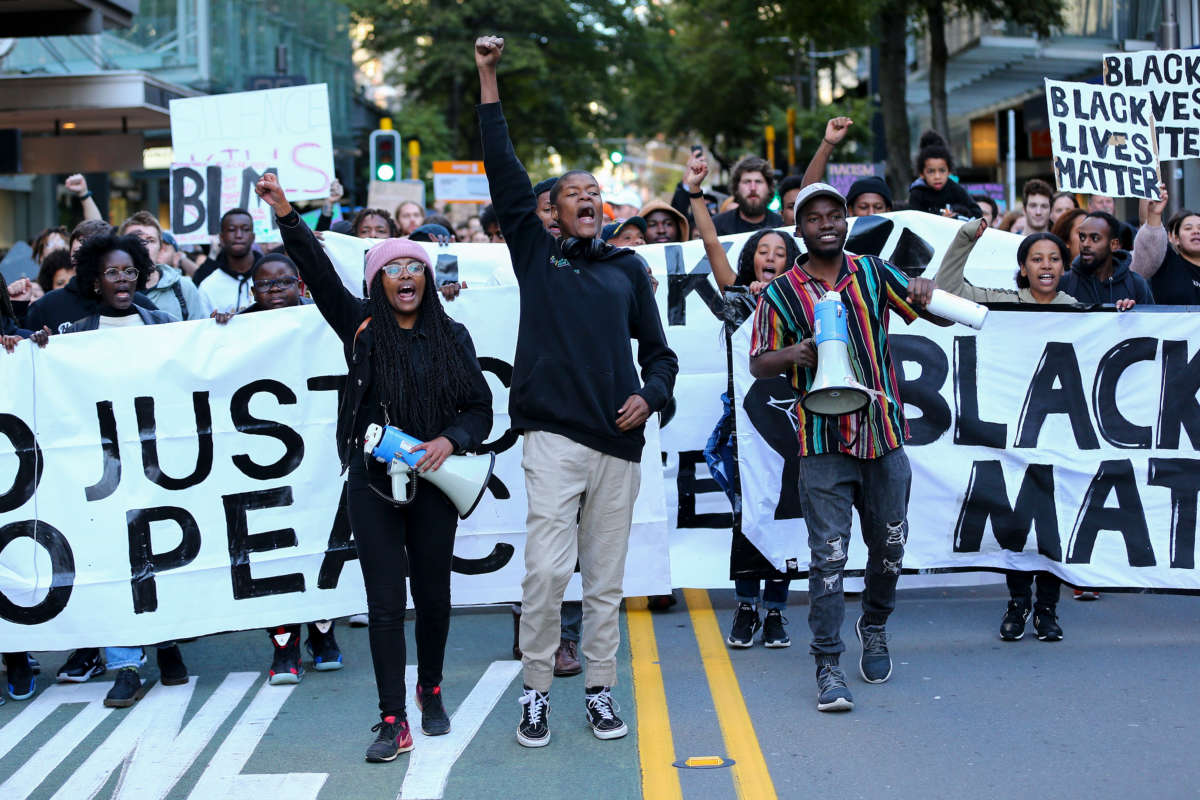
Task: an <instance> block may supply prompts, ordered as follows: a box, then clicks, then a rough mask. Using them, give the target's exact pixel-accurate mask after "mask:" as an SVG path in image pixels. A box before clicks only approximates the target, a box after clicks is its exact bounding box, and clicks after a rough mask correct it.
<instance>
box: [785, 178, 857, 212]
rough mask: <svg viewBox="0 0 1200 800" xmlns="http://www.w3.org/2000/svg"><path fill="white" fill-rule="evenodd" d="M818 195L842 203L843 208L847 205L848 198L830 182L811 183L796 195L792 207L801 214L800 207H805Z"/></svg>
mask: <svg viewBox="0 0 1200 800" xmlns="http://www.w3.org/2000/svg"><path fill="white" fill-rule="evenodd" d="M818 197H828V198H830V199H831V200H833V201H835V202H837V203H840V204H841V205H842V207H843V208H845V206H846V198H845V197H843V196H842V193H841V192H839V191H838V190H837V189H835V188H833V187H832V186H830V185H829V184H828V183H810V184H809V185H808V186H805V187H804V188H803V189H801V190H800V194H798V195H796V202H795V203H793V204H792V209H793V210H794V211H795V213H796V216H800V209H802V208H804V206H805V205H806V204H807V203H808V202H809V201H810V200H815V199H816V198H818Z"/></svg>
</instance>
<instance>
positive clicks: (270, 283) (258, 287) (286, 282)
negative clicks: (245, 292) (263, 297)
mask: <svg viewBox="0 0 1200 800" xmlns="http://www.w3.org/2000/svg"><path fill="white" fill-rule="evenodd" d="M299 282H300V279H299V278H296V277H286V278H272V279H270V280H264V281H255V282H254V291H256V292H269V291H271V290H272V289H274V288H276V287H279V288H280V289H290V288H291V287H293V286H295V285H296V284H297V283H299Z"/></svg>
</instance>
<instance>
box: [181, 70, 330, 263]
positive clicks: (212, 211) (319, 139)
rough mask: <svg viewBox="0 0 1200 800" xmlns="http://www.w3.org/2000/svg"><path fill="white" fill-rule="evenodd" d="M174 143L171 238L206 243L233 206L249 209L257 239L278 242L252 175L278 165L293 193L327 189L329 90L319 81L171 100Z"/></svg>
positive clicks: (314, 194) (304, 196)
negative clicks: (255, 188) (222, 216)
mask: <svg viewBox="0 0 1200 800" xmlns="http://www.w3.org/2000/svg"><path fill="white" fill-rule="evenodd" d="M171 147H172V151H173V154H174V155H173V157H174V163H172V164H171V232H172V233H173V234H174V236H175V239H176V241H178V242H179V243H181V244H205V243H207V242H208V241H209V237H210V236H215V235H216V234H217V233H219V231H220V228H219V225H220V220H221V215H222V214H224V213H225V212H226V211H228V210H230V209H231V208H244V209H246V210H248V211H249V212H250V216H251V217H252V218H253V219H254V232H255V236H256V237H257V238H258V239H259V240H260V241H279V232H278V231H277V230H275V229H274V217H273V216H272V215H271V210H270V208H268V207H267V206H265V205H263V204H262V203H261V202H260V201H259V199H258V197H257V196H255V194H254V182H255V181H256V180H258V177H259V176H260V175H262V174H263V173H264V172H275V173H276V174H278V175H279V182H280V184H281V185H282V186H283V188H284V191H286V192H287V194H288V197H290V198H291V199H293V200H314V199H320V198H323V197H326V196H328V194H329V184H330V182H331V181H332V179H333V143H332V139H331V134H330V126H329V93H328V90H327V89H326V86H325V84H323V83H317V84H310V85H305V86H289V87H286V88H283V89H266V90H263V91H258V92H234V93H232V94H215V95H205V96H203V97H186V98H181V99H178V100H172V101H171Z"/></svg>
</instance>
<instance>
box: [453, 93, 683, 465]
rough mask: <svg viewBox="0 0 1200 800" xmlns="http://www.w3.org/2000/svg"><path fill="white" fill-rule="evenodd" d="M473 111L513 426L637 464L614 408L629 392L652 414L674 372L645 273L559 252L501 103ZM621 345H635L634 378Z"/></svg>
mask: <svg viewBox="0 0 1200 800" xmlns="http://www.w3.org/2000/svg"><path fill="white" fill-rule="evenodd" d="M477 110H478V112H479V125H480V129H481V131H482V133H483V164H484V169H485V170H486V171H487V177H488V186H489V187H491V192H492V205H493V207H494V208H495V209H496V214H497V217H498V218H499V221H500V230H501V231H502V232H503V233H504V240H505V243H506V244H507V245H508V251H509V254H510V256H511V258H512V266H513V270H514V272H516V275H517V282H518V284H519V286H520V289H521V321H520V326H519V328H518V332H517V353H516V356H515V358H514V359H513V379H512V387H511V389H510V391H509V396H508V398H509V399H508V409H509V416H510V417H511V418H512V426H513V429H514V430H517V431H526V430H540V431H547V432H550V433H557V434H559V435H561V436H565V437H567V438H569V439H571V440H573V441H575V442H578V443H579V444H582V445H584V446H585V447H590V448H591V449H593V450H599V451H600V452H602V453H606V454H608V455H611V456H615V457H617V458H622V459H624V460H626V461H641V458H642V448H643V446H644V445H645V435H644V431H643V428H642V427H638V428H636V429H634V430H630V431H621V430H619V429H618V428H617V409H619V408H620V407H621V406H622V404H624V402H625V400H626V399H627V398H628V397H629V396H630V395H633V394H638V395H641V397H642V398H643V399H644V400H645V401H646V404H647V405H648V406H649V407H650V410H651V411H659V410H661V409H662V408H663V407H664V406H665V405H666V403H667V400H669V399H670V397H671V392H672V391H673V389H674V386H675V376H676V374H677V373H678V372H679V362H678V360H677V359H676V358H675V353H673V352H672V351H671V348H669V347H667V337H666V334H665V333H664V332H663V327H662V321H661V320H660V319H659V315H658V306H657V305H656V304H655V302H654V294H653V292H652V291H651V289H650V278H649V276H647V275H646V268H645V267H644V266H643V265H642V262H641V260H640V259H639V258H638V257H637V256H636V255H635V254H634V253H633V251H631V250H626V249H622V248H614V247H611V246H604V245H597V240H594V239H593V240H589V241H587V242H580V243H579V244H583V245H584V247H581V248H578V250H579V251H582V252H577V250H576V249H575V248H570V247H568V248H567V251H569V252H567V251H564V249H563V245H562V244H561V243H560V242H558V241H556V240H555V238H554V237H553V236H551V235H550V233H549V232H547V231H546V229H545V228H544V227H542V222H541V220H540V219H538V216H537V212H536V209H537V203H536V198H535V197H534V195H533V187H532V186H531V185H530V183H529V175H528V174H527V173H526V172H525V168H524V167H523V166H521V162H520V161H518V160H517V155H516V153H515V152H514V151H513V146H512V141H511V140H510V139H509V135H508V123H507V122H505V120H504V113H503V110H502V109H501V106H500V104H499V103H489V104H486V105H481V106H478V108H477ZM597 213H599V209H597ZM630 339H637V340H638V357H637V360H638V363H639V364H641V368H642V369H641V380H640V381H639V380H638V373H637V370H636V369H635V368H634V361H633V348H632V346H631V345H630Z"/></svg>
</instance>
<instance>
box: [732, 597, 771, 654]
mask: <svg viewBox="0 0 1200 800" xmlns="http://www.w3.org/2000/svg"><path fill="white" fill-rule="evenodd" d="M761 627H762V620H761V619H759V618H758V609H757V608H755V607H754V606H753V605H751V604H750V603H738V607H737V611H735V612H733V625H732V626H730V628H729V638H727V639H726V640H725V642H726V643H727V644H728V645H729V646H730V647H750V646H751V645H753V644H754V634H755V632H756V631H758V629H759V628H761Z"/></svg>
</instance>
